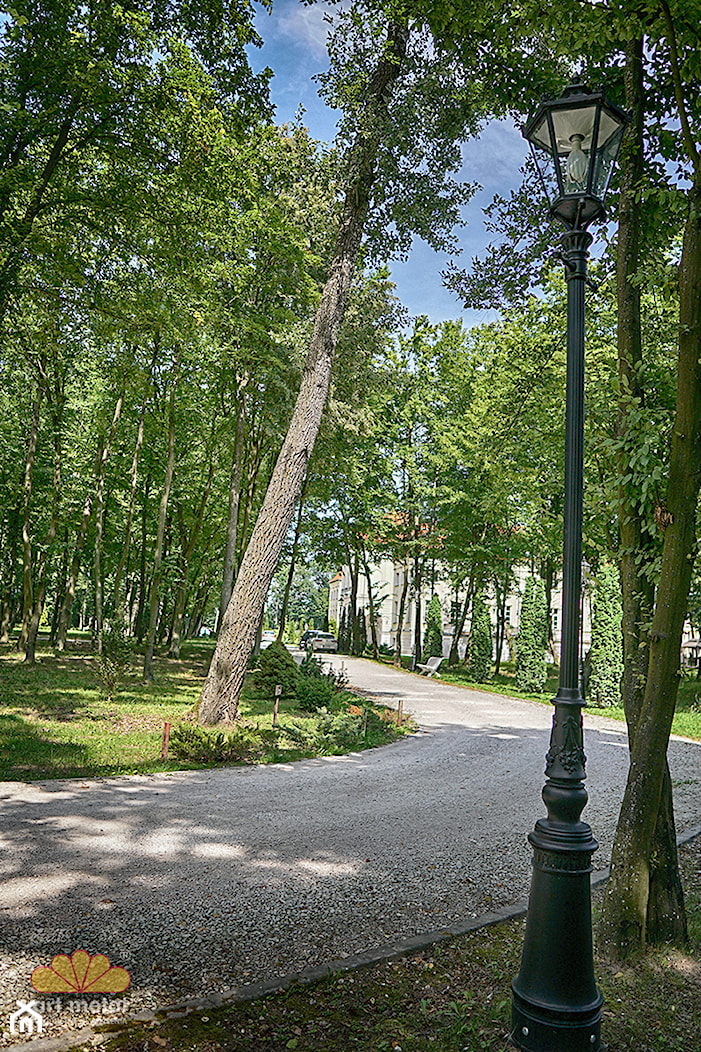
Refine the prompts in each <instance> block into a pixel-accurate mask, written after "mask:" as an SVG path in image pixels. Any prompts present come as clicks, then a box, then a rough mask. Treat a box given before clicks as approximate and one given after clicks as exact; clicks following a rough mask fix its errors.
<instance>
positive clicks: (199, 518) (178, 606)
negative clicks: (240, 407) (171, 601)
mask: <svg viewBox="0 0 701 1052" xmlns="http://www.w3.org/2000/svg"><path fill="white" fill-rule="evenodd" d="M213 458H214V451H213V450H210V453H209V471H208V473H207V481H206V483H205V487H204V490H203V491H202V498H201V500H200V503H199V506H198V507H197V509H196V510H195V521H194V522H193V524H192V529H191V531H190V537H189V539H188V538H187V537H186V535H185V532H184V530H181V538H182V541H183V548H184V550H183V552H182V559H181V563H180V572H181V577H180V583H179V585H178V589H177V592H176V595H175V607H174V609H173V631H172V633H171V638H170V648H169V653H170V656H171V657H174V658H179V657H180V646H181V643H182V636H183V618H184V616H185V603H186V601H187V586H188V581H189V577H190V563H191V562H192V556H193V554H194V552H195V548H196V547H197V541H198V539H199V536H200V531H201V529H202V523H203V522H204V510H205V508H206V506H207V500H208V498H209V493H210V490H211V488H212V479H213V478H214V459H213ZM181 515H182V513H181Z"/></svg>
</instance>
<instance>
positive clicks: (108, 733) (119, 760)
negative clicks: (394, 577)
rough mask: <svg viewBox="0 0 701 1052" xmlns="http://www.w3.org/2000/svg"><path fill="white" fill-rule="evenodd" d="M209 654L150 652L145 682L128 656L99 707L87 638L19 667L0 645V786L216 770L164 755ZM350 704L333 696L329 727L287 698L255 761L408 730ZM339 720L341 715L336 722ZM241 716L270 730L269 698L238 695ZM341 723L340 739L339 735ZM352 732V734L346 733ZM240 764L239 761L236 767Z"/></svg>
mask: <svg viewBox="0 0 701 1052" xmlns="http://www.w3.org/2000/svg"><path fill="white" fill-rule="evenodd" d="M212 650H213V644H212V643H211V642H208V641H205V640H202V641H196V642H191V643H188V644H186V645H185V646H184V647H183V651H182V654H183V656H182V658H181V659H180V660H174V659H172V658H168V657H166V656H164V655H157V656H156V660H155V682H153V683H144V681H143V680H142V678H141V669H142V664H141V662H142V659H141V658H140V657H139V656H138V655H136V654H135V655H134V656H133V657H132V659H131V662H130V667H129V669H128V671H127V674H126V676H125V679H124V682H123V685H122V687H121V689H120V690H119V692H118V693H117V695H116V696H115V697H114V698H113V699H112V700H108V699H107V698H106V697H105V696H104V694H103V693H102V689H101V687H102V685H101V682H100V679H99V675H98V669H97V660H96V658H95V656H94V654H93V653H92V650H91V647H90V642H89V640H87V639H71V640H70V641H69V649H68V650H67V651H66V652H65V653H63V654H60V655H58V654H54V653H53V652H52V651H51V650H49V649H48V648H47V647H43V648H41V647H40V648H39V650H38V652H37V658H38V660H37V664H36V665H34V666H28V665H25V664H24V663H23V661H22V656H21V655H20V654H18V653H17V652H16V650H15V649H14V647H13V646H12V645H11V644H9V645H8V644H5V645H2V646H0V780H3V781H8V780H14V781H31V780H35V779H42V778H87V777H99V776H107V775H116V774H146V773H150V772H153V771H176V770H187V769H191V768H201V767H207V766H221V764H222V762H227V761H226V760H225V758H223V757H221V756H217V755H209V754H207V755H206V756H203V755H198V756H192V757H190V758H188V757H187V756H186V755H185V753H183V752H182V751H181V753H180V755H179V756H178V755H172V752H173V751H174V750H175V749H176V748H177V728H178V727H179V726H182V725H183V724H186V725H187V724H190V726H194V722H195V721H194V716H193V710H194V706H195V705H196V702H197V699H198V697H199V694H200V691H201V688H202V681H203V678H204V675H205V673H206V669H207V665H208V662H209V659H210V657H211V653H212ZM251 678H252V677H251ZM357 702H358V699H357V698H355V697H353V696H352V695H350V694H348V693H347V692H342V693H339V695H338V701H337V703H336V704H335V708H336V709H338V710H339V711H338V712H337V713H336V719H335V721H334V720H332V719H331V718H330V717H328V716H327V717H326V718H324V717H323V715H321V716H320V715H318V714H317V713H310V712H300V711H299V710H298V709H297V707H296V700H295V699H294V698H291V699H289V700H285V699H283V700H282V701H281V703H280V706H279V722H280V723H281V724H283V726H284V727H286V728H287V733H286V732H284V731H282V732H278V733H277V734H276V735H274V736H273V735H272V732H270V733H269V734H268V747H267V748H264V749H259V750H258V751H257V752H256V753H255V759H256V760H257V761H260V762H275V761H276V760H283V759H284V760H291V759H299V758H302V757H306V756H314V755H319V754H320V753H328V752H336V751H345V752H347V751H350V750H351V749H353V748H369V747H373V746H375V745H380V744H384V743H385V742H386V741H391V740H393V739H394V738H395V737H396V736H397V734H398V733H405V732H406V730H408V729H410V727H409V726H408V725H407V726H405V727H403V728H402V729H401V731H399V732H398V731H397V730H396V728H395V726H394V721H393V720H392V719H391V714H390V713H389V710H376V709H375V708H374V707H368V706H364V707H362V708H361V706H360V705H357V704H356V703H357ZM341 710H342V711H341ZM366 710H367V715H366ZM343 713H346V714H347V716H348V718H347V719H346V720H345V722H344V720H343V719H342V718H341V717H342V714H343ZM241 716H242V718H243V721H244V725H245V726H246V727H247V728H248V730H249V731H252V732H255V728H256V727H259V728H261V729H265V728H268V729H271V728H272V700H271V699H269V698H259V697H256V696H255V693H254V691H253V690H252V689H250V687H249V688H247V689H246V690H245V692H244V696H243V698H242V702H241ZM383 716H385V717H389V718H383ZM165 722H168V723H170V724H171V726H172V727H173V731H172V732H171V734H172V735H173V739H172V741H173V745H172V747H171V757H170V758H169V759H167V760H162V759H161V744H162V739H163V727H164V723H165ZM341 725H343V726H342V727H341V729H342V730H343V732H344V733H343V734H342V735H341V736H340V738H339V734H338V729H339V727H340V726H341ZM359 726H360V728H361V729H362V733H361V734H358V733H356V732H357V731H358V727H359ZM322 732H324V733H322ZM249 737H250V734H249ZM336 746H338V747H336ZM195 752H197V750H195ZM215 753H216V750H215ZM250 759H251V756H250V755H249V754H246V757H245V758H244V757H242V760H241V762H244V760H247V761H249V762H250ZM228 762H231V761H230V760H229V761H228Z"/></svg>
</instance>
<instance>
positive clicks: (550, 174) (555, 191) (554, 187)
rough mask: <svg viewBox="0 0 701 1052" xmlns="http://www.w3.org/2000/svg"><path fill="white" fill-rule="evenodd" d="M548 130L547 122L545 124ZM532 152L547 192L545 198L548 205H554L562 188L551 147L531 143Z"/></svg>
mask: <svg viewBox="0 0 701 1052" xmlns="http://www.w3.org/2000/svg"><path fill="white" fill-rule="evenodd" d="M545 127H546V130H547V121H546V122H545ZM531 150H532V151H533V157H534V160H535V163H536V168H537V169H538V174H539V175H540V178H541V182H542V183H543V189H544V190H545V196H546V197H547V199H548V204H552V203H553V201H554V200H555V199H556V198H557V197H559V196H560V187H559V185H558V181H557V169H556V166H555V161H554V160H553V155H552V153H551V152H550V147H549V146H541V145H540V142H538V143H535V142H531Z"/></svg>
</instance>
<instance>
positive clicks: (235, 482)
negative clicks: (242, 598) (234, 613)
mask: <svg viewBox="0 0 701 1052" xmlns="http://www.w3.org/2000/svg"><path fill="white" fill-rule="evenodd" d="M249 377H250V374H249V373H245V374H244V375H243V376H237V380H236V433H235V439H234V456H233V459H232V462H231V479H230V481H229V516H228V519H227V525H226V547H225V549H224V571H223V574H222V586H221V601H220V604H219V618H220V622H221V619H222V618H223V616H224V611H225V610H226V608H227V606H228V605H229V600H230V599H231V591H232V589H233V587H234V578H235V577H236V546H237V544H238V532H239V508H240V504H241V478H242V474H243V441H244V437H245V423H246V413H245V408H246V407H245V405H244V400H243V392H244V388H245V386H246V384H247V383H248V380H249Z"/></svg>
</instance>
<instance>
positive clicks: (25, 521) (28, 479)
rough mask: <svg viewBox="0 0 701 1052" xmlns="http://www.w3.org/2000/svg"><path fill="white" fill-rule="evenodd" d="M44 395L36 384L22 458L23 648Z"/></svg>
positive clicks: (31, 595) (19, 646) (30, 599)
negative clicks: (37, 456)
mask: <svg viewBox="0 0 701 1052" xmlns="http://www.w3.org/2000/svg"><path fill="white" fill-rule="evenodd" d="M43 396H44V385H43V384H42V383H39V384H37V389H36V392H35V395H34V402H33V404H32V420H31V423H30V425H29V438H28V441H27V454H26V457H25V460H24V486H23V490H22V595H23V609H22V628H21V629H20V634H19V639H18V640H17V649H18V650H24V649H25V647H26V645H27V633H28V631H29V622H30V618H31V615H32V608H33V606H34V581H33V577H32V535H31V530H30V508H31V500H32V481H33V477H34V460H35V458H36V451H37V443H38V441H39V414H40V412H41V402H42V398H43Z"/></svg>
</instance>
